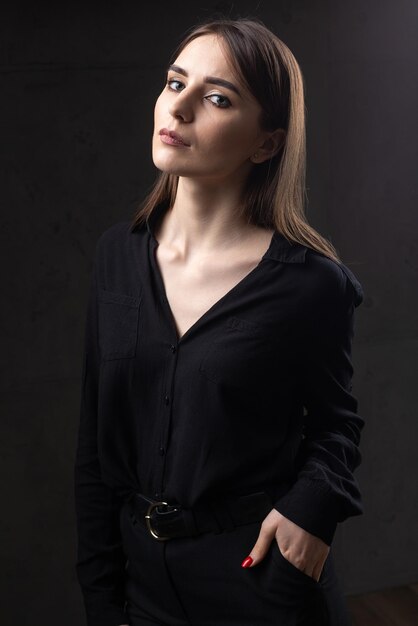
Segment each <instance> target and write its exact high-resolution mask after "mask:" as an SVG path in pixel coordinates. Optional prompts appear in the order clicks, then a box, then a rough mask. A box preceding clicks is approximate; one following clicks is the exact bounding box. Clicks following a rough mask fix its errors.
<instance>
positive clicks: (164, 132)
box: [159, 128, 190, 146]
mask: <svg viewBox="0 0 418 626" xmlns="http://www.w3.org/2000/svg"><path fill="white" fill-rule="evenodd" d="M159 134H160V135H167V137H171V139H173V140H174V141H175V142H176V143H179V144H181V145H183V146H189V145H190V144H188V143H187V142H186V141H185V139H183V137H182V136H181V135H179V134H178V133H176V132H174V130H169V129H168V128H162V129H161V130H160V133H159Z"/></svg>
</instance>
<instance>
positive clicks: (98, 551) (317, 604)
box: [75, 19, 364, 626]
mask: <svg viewBox="0 0 418 626" xmlns="http://www.w3.org/2000/svg"><path fill="white" fill-rule="evenodd" d="M304 111H305V105H304V90H303V78H302V74H301V71H300V68H299V66H298V64H297V62H296V60H295V58H294V56H293V55H292V53H291V52H290V50H289V49H288V48H287V47H286V45H285V44H284V43H283V42H282V41H281V40H280V39H278V38H277V37H276V36H275V35H274V34H273V33H272V32H271V31H270V30H269V29H267V28H266V27H265V26H264V24H262V23H261V21H259V20H249V19H237V20H229V19H216V20H214V21H212V22H206V23H203V24H200V25H198V26H196V27H195V28H194V29H192V30H191V31H190V32H188V33H187V36H186V37H185V38H184V40H183V41H182V43H181V44H180V46H179V47H178V48H177V50H176V51H175V53H174V54H173V56H172V59H171V60H170V63H169V67H168V72H167V76H166V84H165V85H164V87H163V90H162V92H161V94H160V96H159V98H158V100H157V102H156V105H155V119H154V123H155V126H154V134H153V138H152V155H153V161H154V164H155V166H156V167H157V168H158V170H160V174H159V178H158V179H157V181H156V183H155V185H154V187H153V189H152V191H151V193H150V194H149V195H148V197H147V198H146V199H145V201H143V203H142V205H141V207H140V208H139V209H138V211H137V213H136V215H135V216H134V218H133V220H132V221H123V222H119V223H117V224H115V225H113V226H112V227H110V228H109V229H108V230H106V231H105V232H104V233H103V234H102V235H101V237H100V238H99V240H98V243H97V248H96V255H95V262H94V268H93V273H92V281H91V290H90V298H89V305H88V313H87V323H86V335H85V350H84V361H83V391H82V397H81V415H80V427H79V439H78V448H77V457H76V464H75V496H76V510H77V523H78V557H77V575H78V580H79V582H80V585H81V588H82V591H83V595H84V601H85V607H86V613H87V622H88V625H89V626H119V625H122V624H130V625H131V626H145V625H151V624H154V625H155V624H160V625H167V626H168V625H170V626H186V625H192V626H261V625H264V624H265V625H267V624H268V625H273V624H274V625H283V626H296V625H298V626H301V625H305V626H316V625H323V626H331V625H332V626H336V625H338V626H342V625H346V624H349V623H350V622H349V618H348V613H347V610H346V607H345V604H344V599H343V595H342V593H341V590H340V587H339V582H338V580H337V577H336V574H335V570H334V565H333V561H332V553H331V544H332V540H333V537H334V533H335V530H336V527H337V524H338V523H339V522H343V521H344V520H345V519H347V518H348V517H350V516H354V515H359V514H361V513H362V512H363V509H362V501H361V495H360V492H359V488H358V485H357V482H356V479H355V477H354V476H353V471H354V470H355V468H356V467H357V466H358V465H359V463H360V461H361V455H360V451H359V441H360V432H361V430H362V428H363V426H364V420H363V418H362V417H361V416H360V415H359V414H358V413H357V400H356V399H355V397H354V396H353V395H352V393H351V391H352V382H351V380H352V375H353V367H352V361H351V344H352V338H353V332H354V308H355V307H356V306H358V305H359V304H360V303H361V302H362V299H363V291H362V287H361V284H360V283H359V282H358V280H357V279H356V277H355V276H354V275H353V273H352V272H351V271H350V270H349V269H348V268H347V267H346V266H345V265H344V264H343V263H342V262H341V260H340V259H339V257H338V255H337V252H336V250H335V248H334V247H333V246H332V245H331V243H330V242H328V241H327V240H326V239H325V238H323V237H322V236H321V235H320V234H319V233H318V232H317V231H315V230H314V229H313V228H312V227H311V226H310V225H309V224H308V222H307V220H306V218H305V215H304V206H303V205H304V197H305V187H304V175H305V158H306V156H305V123H304Z"/></svg>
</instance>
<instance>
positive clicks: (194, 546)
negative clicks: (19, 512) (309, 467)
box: [120, 505, 351, 626]
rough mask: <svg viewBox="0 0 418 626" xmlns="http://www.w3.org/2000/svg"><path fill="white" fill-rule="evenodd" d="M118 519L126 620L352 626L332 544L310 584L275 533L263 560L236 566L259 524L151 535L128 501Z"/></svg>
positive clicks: (174, 624) (140, 624)
mask: <svg viewBox="0 0 418 626" xmlns="http://www.w3.org/2000/svg"><path fill="white" fill-rule="evenodd" d="M120 523H121V532H122V538H123V545H124V550H125V553H126V556H127V559H128V563H127V568H126V580H125V598H126V608H127V611H128V615H129V618H130V621H129V624H130V626H156V625H159V626H264V625H269V626H273V625H274V626H351V620H350V618H349V614H348V610H347V607H346V604H345V600H344V596H343V595H342V593H341V590H340V587H339V583H338V580H337V577H336V573H335V570H334V563H333V557H332V547H331V550H330V552H329V554H328V557H327V560H326V562H325V565H324V568H323V570H322V574H321V578H320V580H319V582H316V581H315V580H314V579H313V578H311V577H310V576H308V575H307V574H304V573H303V572H301V571H300V570H299V569H298V568H296V567H295V566H293V565H292V563H290V561H288V560H287V559H285V558H284V557H283V555H282V554H281V552H280V550H279V547H278V545H277V542H276V540H275V539H274V538H273V541H272V543H271V545H270V548H269V550H268V552H267V554H266V556H265V557H264V559H263V561H262V562H260V563H259V564H258V565H255V566H253V567H251V568H247V569H245V568H242V567H241V562H242V561H243V559H244V558H245V557H246V556H247V555H248V553H249V552H250V550H251V549H252V547H253V545H254V544H255V542H256V540H257V537H258V534H259V531H260V524H261V522H256V523H251V524H245V525H243V526H238V527H237V528H235V529H234V530H232V531H230V532H222V533H219V534H215V533H205V534H202V535H199V536H197V537H181V538H174V539H169V540H168V541H158V540H156V539H155V538H153V537H152V536H151V535H150V533H149V532H148V530H146V528H145V527H144V526H143V525H142V524H141V523H139V522H137V521H136V520H135V518H134V517H132V515H131V514H130V511H129V509H128V506H127V505H125V506H124V507H123V509H122V511H121V517H120Z"/></svg>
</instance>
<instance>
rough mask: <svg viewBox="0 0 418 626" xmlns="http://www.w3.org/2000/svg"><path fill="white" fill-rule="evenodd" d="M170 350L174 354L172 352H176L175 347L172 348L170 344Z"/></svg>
mask: <svg viewBox="0 0 418 626" xmlns="http://www.w3.org/2000/svg"><path fill="white" fill-rule="evenodd" d="M170 350H171V352H172V353H173V354H174V352H175V351H176V346H174V345H173V344H171V346H170Z"/></svg>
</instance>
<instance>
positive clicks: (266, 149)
mask: <svg viewBox="0 0 418 626" xmlns="http://www.w3.org/2000/svg"><path fill="white" fill-rule="evenodd" d="M285 140H286V131H285V130H284V128H277V129H276V130H274V131H272V132H270V133H268V134H267V136H266V138H265V139H264V141H263V143H262V144H261V146H259V147H258V148H257V150H256V151H255V153H254V154H253V155H252V157H251V158H250V160H251V161H252V162H253V163H263V161H267V160H268V159H272V158H273V157H274V156H275V155H276V154H277V153H278V151H279V150H280V149H281V147H282V146H283V144H284V142H285Z"/></svg>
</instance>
